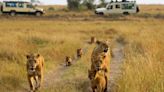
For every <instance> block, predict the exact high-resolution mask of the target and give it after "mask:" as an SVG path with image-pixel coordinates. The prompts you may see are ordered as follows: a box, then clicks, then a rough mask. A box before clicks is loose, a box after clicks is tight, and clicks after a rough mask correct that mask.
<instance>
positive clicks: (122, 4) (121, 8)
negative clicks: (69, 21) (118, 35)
mask: <svg viewBox="0 0 164 92" xmlns="http://www.w3.org/2000/svg"><path fill="white" fill-rule="evenodd" d="M138 12H139V7H138V5H137V4H136V1H126V0H125V1H124V0H123V1H117V2H110V3H109V4H107V6H106V8H97V9H96V10H95V13H96V14H100V15H104V14H105V15H107V14H126V15H128V14H132V13H138Z"/></svg>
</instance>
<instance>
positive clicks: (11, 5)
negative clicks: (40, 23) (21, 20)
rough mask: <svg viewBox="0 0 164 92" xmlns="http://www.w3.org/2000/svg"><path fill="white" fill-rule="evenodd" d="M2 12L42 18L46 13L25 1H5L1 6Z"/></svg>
mask: <svg viewBox="0 0 164 92" xmlns="http://www.w3.org/2000/svg"><path fill="white" fill-rule="evenodd" d="M0 10H1V12H2V13H7V14H10V15H11V16H15V15H16V14H32V15H36V16H41V15H43V14H44V13H45V11H44V10H43V9H42V8H39V7H37V6H34V5H32V3H30V2H24V1H4V2H3V3H2V5H1V9H0Z"/></svg>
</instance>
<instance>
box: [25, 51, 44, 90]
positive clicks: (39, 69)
mask: <svg viewBox="0 0 164 92" xmlns="http://www.w3.org/2000/svg"><path fill="white" fill-rule="evenodd" d="M26 58H27V63H26V68H27V77H28V82H29V85H30V91H31V92H34V91H35V90H37V89H38V88H40V87H41V84H42V81H43V67H44V58H43V56H41V55H40V54H29V55H27V56H26ZM34 80H35V82H36V85H34V83H33V81H34Z"/></svg>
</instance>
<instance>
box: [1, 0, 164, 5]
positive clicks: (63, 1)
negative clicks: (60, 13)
mask: <svg viewBox="0 0 164 92" xmlns="http://www.w3.org/2000/svg"><path fill="white" fill-rule="evenodd" d="M0 1H10V0H0ZM11 1H31V0H11ZM38 1H40V2H41V3H42V4H44V5H67V0H53V1H52V0H46V1H45V0H38ZM109 1H110V0H106V2H109ZM118 1H121V0H118ZM128 1H134V0H128ZM136 2H137V3H138V4H164V0H151V1H150V0H144V1H143V0H136ZM96 3H98V1H97V0H96Z"/></svg>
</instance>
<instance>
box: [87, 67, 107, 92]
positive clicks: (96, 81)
mask: <svg viewBox="0 0 164 92" xmlns="http://www.w3.org/2000/svg"><path fill="white" fill-rule="evenodd" d="M88 72H89V75H90V76H89V77H90V80H91V88H92V91H93V92H106V91H107V80H106V74H105V71H104V70H98V71H96V73H95V71H91V70H88Z"/></svg>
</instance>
